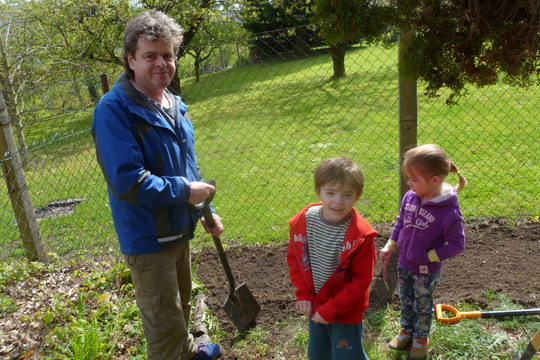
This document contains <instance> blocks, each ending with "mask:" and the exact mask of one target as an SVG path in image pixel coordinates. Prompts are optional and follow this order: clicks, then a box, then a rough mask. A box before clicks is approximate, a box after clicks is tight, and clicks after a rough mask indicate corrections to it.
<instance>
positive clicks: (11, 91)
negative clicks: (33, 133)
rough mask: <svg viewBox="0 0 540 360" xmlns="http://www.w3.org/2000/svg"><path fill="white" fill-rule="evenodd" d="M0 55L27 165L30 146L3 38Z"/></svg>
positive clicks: (13, 116)
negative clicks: (10, 74) (25, 134)
mask: <svg viewBox="0 0 540 360" xmlns="http://www.w3.org/2000/svg"><path fill="white" fill-rule="evenodd" d="M0 56H1V61H2V64H1V67H2V71H1V72H3V73H4V76H3V79H2V80H3V81H2V82H3V83H4V87H5V89H6V91H7V96H8V104H9V110H10V113H11V121H12V122H13V123H14V124H15V125H16V131H17V140H18V141H19V147H20V148H21V152H20V153H21V154H22V164H23V165H24V166H26V165H28V146H27V145H26V138H25V136H24V132H23V129H24V126H23V124H22V120H21V119H20V117H19V114H18V111H17V94H16V92H15V88H14V86H13V79H12V78H10V76H9V68H10V66H9V63H8V59H7V54H6V51H5V48H4V43H3V42H2V41H1V40H0ZM2 103H3V104H4V106H5V101H4V99H3V98H2ZM8 116H9V115H8Z"/></svg>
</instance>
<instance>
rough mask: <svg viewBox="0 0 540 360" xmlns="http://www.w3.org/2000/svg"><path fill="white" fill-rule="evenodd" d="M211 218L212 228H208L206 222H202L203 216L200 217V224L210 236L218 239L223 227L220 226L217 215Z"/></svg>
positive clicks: (219, 219)
mask: <svg viewBox="0 0 540 360" xmlns="http://www.w3.org/2000/svg"><path fill="white" fill-rule="evenodd" d="M212 217H213V218H214V227H213V228H210V227H208V225H207V224H206V221H204V216H203V217H201V223H202V224H203V226H204V230H206V232H207V233H209V234H211V235H212V236H217V237H219V236H220V235H221V233H222V232H223V225H222V224H221V218H220V217H219V216H218V215H217V214H212Z"/></svg>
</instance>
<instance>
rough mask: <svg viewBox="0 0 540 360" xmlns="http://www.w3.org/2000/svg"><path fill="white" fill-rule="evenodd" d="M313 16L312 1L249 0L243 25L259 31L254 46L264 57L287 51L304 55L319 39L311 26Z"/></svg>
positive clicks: (251, 30)
mask: <svg viewBox="0 0 540 360" xmlns="http://www.w3.org/2000/svg"><path fill="white" fill-rule="evenodd" d="M311 15H312V8H311V6H309V0H278V1H270V0H248V1H247V4H246V6H245V8H244V9H243V17H244V22H243V24H244V27H245V28H246V29H247V30H249V31H250V32H252V33H253V34H256V36H257V37H256V38H255V39H254V40H253V41H252V43H253V47H254V50H255V51H257V52H260V53H262V55H263V56H265V55H266V56H272V55H274V54H281V53H284V52H287V53H293V54H295V55H296V56H303V55H305V54H306V53H308V50H309V47H310V45H311V44H310V42H311V40H312V39H314V38H316V36H315V30H314V29H310V28H308V25H309V24H310V16H311ZM290 29H294V30H293V31H290ZM290 33H291V34H293V33H294V35H290Z"/></svg>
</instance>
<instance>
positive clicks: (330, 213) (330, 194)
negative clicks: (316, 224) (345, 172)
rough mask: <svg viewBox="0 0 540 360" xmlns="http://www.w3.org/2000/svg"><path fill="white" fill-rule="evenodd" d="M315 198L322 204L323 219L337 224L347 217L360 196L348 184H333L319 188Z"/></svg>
mask: <svg viewBox="0 0 540 360" xmlns="http://www.w3.org/2000/svg"><path fill="white" fill-rule="evenodd" d="M317 198H318V199H319V200H320V201H321V202H322V212H323V213H322V214H323V218H324V219H325V220H326V221H329V222H337V221H341V220H343V219H344V218H345V217H346V216H347V215H349V213H350V212H351V210H352V208H353V206H354V204H356V202H357V201H358V199H359V198H360V196H358V193H357V192H356V190H355V189H354V188H353V187H352V186H351V185H350V184H348V183H345V184H339V183H338V182H334V183H327V184H324V185H323V186H321V187H320V188H319V190H318V191H317Z"/></svg>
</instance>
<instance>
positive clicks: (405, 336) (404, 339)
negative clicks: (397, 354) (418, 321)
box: [388, 329, 413, 350]
mask: <svg viewBox="0 0 540 360" xmlns="http://www.w3.org/2000/svg"><path fill="white" fill-rule="evenodd" d="M412 338H413V336H412V334H411V333H410V332H408V331H407V330H405V329H401V331H400V332H399V334H398V335H397V336H396V337H395V338H393V339H392V340H390V342H389V343H388V347H389V348H390V349H393V350H403V349H405V348H406V347H407V345H409V343H410V342H411V340H412Z"/></svg>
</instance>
